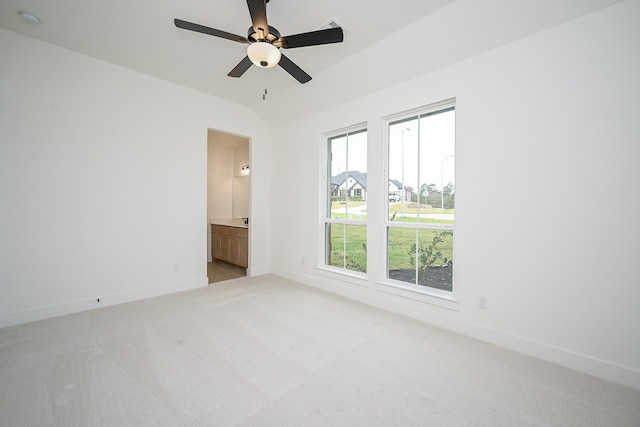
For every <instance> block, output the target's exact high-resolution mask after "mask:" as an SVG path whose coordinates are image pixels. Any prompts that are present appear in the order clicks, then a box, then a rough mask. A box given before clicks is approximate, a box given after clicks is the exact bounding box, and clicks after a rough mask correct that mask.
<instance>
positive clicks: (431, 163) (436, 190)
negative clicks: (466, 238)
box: [418, 110, 455, 222]
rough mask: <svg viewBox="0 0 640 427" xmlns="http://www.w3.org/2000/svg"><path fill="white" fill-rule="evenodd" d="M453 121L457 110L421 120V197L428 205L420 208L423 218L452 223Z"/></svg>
mask: <svg viewBox="0 0 640 427" xmlns="http://www.w3.org/2000/svg"><path fill="white" fill-rule="evenodd" d="M454 120H455V111H454V110H448V111H445V112H442V113H438V114H430V115H427V116H424V117H422V118H421V119H420V149H419V156H420V160H419V161H420V179H421V181H420V182H421V184H420V188H421V194H422V195H423V197H425V198H426V200H425V202H426V203H424V204H420V206H419V212H418V214H419V216H420V217H425V218H429V219H449V220H453V198H454V190H455V160H454V154H455V151H454V150H455V132H454V130H455V123H454ZM443 189H444V191H443ZM443 202H444V207H443ZM445 214H446V216H444V215H445ZM432 222H433V221H432Z"/></svg>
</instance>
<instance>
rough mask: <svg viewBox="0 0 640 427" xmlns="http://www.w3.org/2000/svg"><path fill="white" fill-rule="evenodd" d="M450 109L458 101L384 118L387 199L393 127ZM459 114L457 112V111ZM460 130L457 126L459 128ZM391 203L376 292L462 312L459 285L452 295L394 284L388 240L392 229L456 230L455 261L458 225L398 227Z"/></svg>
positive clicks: (382, 237)
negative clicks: (381, 266)
mask: <svg viewBox="0 0 640 427" xmlns="http://www.w3.org/2000/svg"><path fill="white" fill-rule="evenodd" d="M448 108H454V109H456V99H455V98H451V99H447V100H444V101H441V102H437V103H433V104H429V105H426V106H422V107H419V108H415V109H411V110H408V111H404V112H402V113H398V114H393V115H390V116H387V117H385V118H383V129H384V132H383V151H384V154H383V161H384V173H383V176H384V183H383V184H382V185H383V186H384V187H383V188H384V189H385V192H384V197H386V198H388V195H387V192H388V191H386V190H387V189H388V186H389V179H390V177H389V143H390V141H389V126H390V125H391V123H394V122H397V121H399V120H403V119H409V118H412V117H416V116H420V115H425V114H429V113H431V112H436V111H441V110H445V109H448ZM456 112H457V109H456ZM457 118H458V117H457V114H456V122H457ZM456 126H457V125H456ZM386 202H387V203H385V206H386V208H385V220H384V221H383V222H382V224H381V232H380V245H381V246H380V247H381V248H382V251H380V252H381V254H380V255H381V257H382V259H381V264H380V265H383V266H384V268H383V269H382V271H381V277H380V278H379V279H378V280H377V281H376V289H378V290H380V291H384V292H387V293H391V294H395V295H399V296H403V297H408V298H411V299H416V300H419V301H423V302H427V303H430V304H434V305H437V306H440V307H444V308H448V309H451V310H455V311H458V310H459V301H458V299H457V297H456V295H457V293H458V292H459V289H458V285H457V284H453V286H452V291H451V292H449V291H445V290H440V289H435V288H430V287H428V286H422V285H417V284H413V283H408V282H403V281H399V280H394V279H391V278H389V277H387V276H388V259H389V254H388V251H389V248H388V246H387V243H388V237H387V230H388V228H389V226H392V227H407V228H412V229H416V228H418V229H445V228H446V229H453V230H454V234H453V238H454V244H453V259H455V258H456V257H455V252H456V244H455V240H456V233H455V223H454V227H442V226H438V225H435V224H431V225H429V224H421V223H407V224H406V225H404V224H402V225H398V223H392V222H391V221H390V219H389V217H390V213H389V203H388V200H387V201H386ZM455 265H456V264H455V263H454V267H455ZM454 281H455V274H454Z"/></svg>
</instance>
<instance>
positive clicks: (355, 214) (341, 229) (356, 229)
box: [324, 129, 368, 273]
mask: <svg viewBox="0 0 640 427" xmlns="http://www.w3.org/2000/svg"><path fill="white" fill-rule="evenodd" d="M326 176H327V182H326V185H327V191H326V195H327V197H326V204H325V212H326V213H325V217H324V230H325V231H324V233H325V265H326V266H329V267H335V268H340V269H345V270H349V271H352V272H359V273H366V271H367V224H366V221H367V188H368V183H367V132H366V129H358V130H355V131H353V132H347V133H343V134H341V135H337V136H333V137H330V138H328V140H327V174H326Z"/></svg>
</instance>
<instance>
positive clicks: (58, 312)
mask: <svg viewBox="0 0 640 427" xmlns="http://www.w3.org/2000/svg"><path fill="white" fill-rule="evenodd" d="M208 285H209V279H208V278H207V277H203V278H198V279H191V280H186V281H181V282H173V283H168V284H164V285H160V286H154V287H150V288H146V289H140V290H136V291H131V292H122V293H117V294H110V295H101V296H100V297H99V299H100V302H98V301H97V299H98V298H93V297H92V298H84V299H80V300H76V301H71V302H67V303H63V304H57V305H49V306H44V307H38V308H33V309H28V310H23V311H16V312H13V313H8V314H3V315H2V316H0V328H4V327H7V326H13V325H19V324H22V323H27V322H34V321H36V320H43V319H49V318H52V317H58V316H64V315H67V314H73V313H79V312H81V311H87V310H92V309H96V308H102V307H108V306H111V305H116V304H122V303H125V302H131V301H137V300H142V299H146V298H152V297H157V296H161V295H167V294H172V293H176V292H182V291H187V290H191V289H197V288H204V287H207V286H208Z"/></svg>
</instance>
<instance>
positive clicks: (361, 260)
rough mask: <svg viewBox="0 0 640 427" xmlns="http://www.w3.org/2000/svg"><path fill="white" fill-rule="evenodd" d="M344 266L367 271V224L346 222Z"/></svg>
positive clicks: (349, 268) (363, 271)
mask: <svg viewBox="0 0 640 427" xmlns="http://www.w3.org/2000/svg"><path fill="white" fill-rule="evenodd" d="M345 236H346V238H345V268H346V269H347V270H352V271H359V272H361V273H366V272H367V226H366V225H356V224H347V225H346V226H345Z"/></svg>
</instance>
